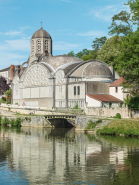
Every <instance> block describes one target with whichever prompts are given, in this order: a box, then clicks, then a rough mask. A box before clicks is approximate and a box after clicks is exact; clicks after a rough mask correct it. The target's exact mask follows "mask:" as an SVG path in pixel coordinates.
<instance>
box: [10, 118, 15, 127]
mask: <svg viewBox="0 0 139 185" xmlns="http://www.w3.org/2000/svg"><path fill="white" fill-rule="evenodd" d="M14 123H15V120H14V119H11V120H10V125H11V127H13V126H14Z"/></svg>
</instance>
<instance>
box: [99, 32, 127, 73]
mask: <svg viewBox="0 0 139 185" xmlns="http://www.w3.org/2000/svg"><path fill="white" fill-rule="evenodd" d="M122 40H123V38H122V37H120V36H117V35H115V36H113V37H111V38H109V39H108V40H107V41H106V42H105V44H104V45H103V46H102V48H101V50H99V51H98V53H97V59H98V60H102V61H104V62H106V63H107V64H109V65H112V66H113V67H114V69H115V70H116V67H117V65H116V63H117V61H115V60H116V58H117V57H118V55H119V54H120V52H121V51H120V45H121V43H122Z"/></svg>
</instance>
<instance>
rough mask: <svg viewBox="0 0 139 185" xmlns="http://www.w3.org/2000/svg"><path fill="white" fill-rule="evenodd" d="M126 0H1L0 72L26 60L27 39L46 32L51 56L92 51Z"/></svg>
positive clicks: (28, 53)
mask: <svg viewBox="0 0 139 185" xmlns="http://www.w3.org/2000/svg"><path fill="white" fill-rule="evenodd" d="M124 2H127V1H126V0H0V25H1V26H0V28H1V29H0V60H1V62H0V69H2V68H5V67H8V66H9V65H11V64H14V65H18V64H21V63H22V62H25V61H27V59H28V57H29V55H30V38H31V36H32V35H33V33H34V32H35V31H36V30H38V29H40V26H41V24H40V22H41V21H42V22H43V29H45V30H46V31H47V32H48V33H49V34H50V35H51V37H52V39H53V55H61V54H66V53H68V52H70V51H74V52H75V53H77V52H79V51H81V50H82V49H84V48H87V49H91V45H92V41H93V40H94V39H95V38H96V37H101V36H107V35H108V27H109V26H110V25H111V17H112V16H113V15H115V14H117V13H119V12H120V11H121V10H125V9H127V8H128V7H127V6H125V5H124Z"/></svg>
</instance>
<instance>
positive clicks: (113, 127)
mask: <svg viewBox="0 0 139 185" xmlns="http://www.w3.org/2000/svg"><path fill="white" fill-rule="evenodd" d="M97 133H98V134H103V135H124V136H139V120H135V119H120V120H112V122H111V123H109V124H108V125H106V126H104V127H103V129H99V130H97Z"/></svg>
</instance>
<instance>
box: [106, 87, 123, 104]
mask: <svg viewBox="0 0 139 185" xmlns="http://www.w3.org/2000/svg"><path fill="white" fill-rule="evenodd" d="M117 88H118V92H116V89H115V87H109V92H110V95H112V96H114V97H116V98H118V99H120V100H122V101H123V100H124V96H123V90H122V87H117Z"/></svg>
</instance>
